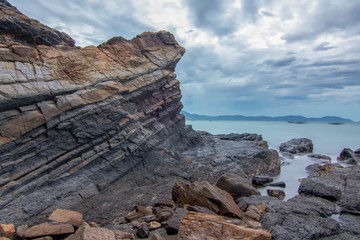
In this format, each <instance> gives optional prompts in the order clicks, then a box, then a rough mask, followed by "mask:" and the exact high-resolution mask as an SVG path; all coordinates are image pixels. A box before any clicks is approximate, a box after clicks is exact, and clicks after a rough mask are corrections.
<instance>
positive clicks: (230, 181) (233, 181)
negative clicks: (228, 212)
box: [216, 174, 260, 199]
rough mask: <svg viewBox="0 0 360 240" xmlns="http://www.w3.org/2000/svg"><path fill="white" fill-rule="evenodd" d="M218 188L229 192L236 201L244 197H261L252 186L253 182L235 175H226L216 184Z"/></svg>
mask: <svg viewBox="0 0 360 240" xmlns="http://www.w3.org/2000/svg"><path fill="white" fill-rule="evenodd" d="M216 186H218V187H219V188H221V189H222V190H225V191H227V192H228V193H230V195H231V196H232V197H233V198H234V199H238V198H239V197H242V196H246V197H248V196H251V195H260V192H259V191H258V190H257V189H256V188H254V187H253V186H252V185H251V182H250V181H249V180H248V179H246V178H243V177H241V176H238V175H235V174H226V175H224V176H222V177H221V178H220V179H219V180H218V181H217V183H216Z"/></svg>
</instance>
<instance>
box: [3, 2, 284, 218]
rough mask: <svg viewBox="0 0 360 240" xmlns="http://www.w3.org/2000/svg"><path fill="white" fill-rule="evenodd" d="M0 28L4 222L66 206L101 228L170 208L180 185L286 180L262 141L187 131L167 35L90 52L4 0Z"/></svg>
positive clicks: (177, 53)
mask: <svg viewBox="0 0 360 240" xmlns="http://www.w3.org/2000/svg"><path fill="white" fill-rule="evenodd" d="M0 22H1V25H0V26H1V28H0V70H1V71H0V176H1V177H0V216H2V217H1V218H2V219H1V220H2V221H4V223H12V222H15V223H16V224H17V225H20V224H22V223H27V224H33V223H39V222H41V221H44V220H46V216H47V215H49V214H50V213H51V212H52V210H54V209H57V208H63V209H72V210H75V209H76V210H78V211H79V212H81V213H83V214H86V216H88V218H90V219H92V220H93V221H98V222H100V223H103V222H107V221H111V220H113V219H114V218H116V217H118V216H121V215H122V214H123V213H124V211H127V210H129V209H131V208H132V207H133V205H134V204H138V203H146V204H150V203H151V202H154V201H156V200H159V199H162V198H166V197H167V198H170V197H171V194H170V189H171V188H172V185H173V184H174V183H175V182H176V181H179V180H182V181H185V182H189V181H194V180H208V181H209V182H211V183H215V182H216V181H217V179H218V178H219V177H220V176H222V175H223V174H224V173H225V172H230V173H233V174H240V175H241V176H244V177H247V178H248V179H250V178H251V177H252V176H253V175H255V174H276V173H278V172H279V169H280V159H279V156H278V154H277V152H276V151H274V150H269V149H268V146H267V143H266V142H265V141H263V140H262V138H261V136H258V135H251V134H245V135H236V134H235V135H230V136H217V137H214V136H212V135H210V134H207V133H201V134H200V133H197V132H195V131H193V130H192V129H191V127H186V126H185V119H184V116H183V115H181V114H180V111H181V108H182V104H181V102H180V99H181V91H180V83H179V81H178V80H177V79H176V75H175V74H174V71H175V67H176V64H177V62H178V61H179V60H180V58H181V57H182V56H183V54H184V52H185V49H184V48H182V47H181V46H180V45H179V44H178V43H177V42H176V40H175V38H174V36H173V35H172V34H170V33H169V32H165V31H160V32H157V33H153V32H145V33H143V34H141V35H139V36H137V37H135V38H134V39H132V40H126V39H124V38H122V37H115V38H112V39H110V40H109V41H107V42H105V43H103V44H101V45H99V46H97V47H95V46H88V47H85V48H80V47H75V46H74V40H72V39H71V38H70V37H69V36H67V35H66V34H64V33H60V32H58V31H56V30H54V29H51V28H49V27H46V26H44V25H42V24H41V23H39V22H37V21H36V20H32V19H29V18H28V17H26V16H24V15H22V14H21V13H20V12H19V11H18V10H17V9H16V8H15V7H13V6H11V5H10V4H9V3H8V2H7V1H6V0H0ZM114 209H116V211H115V210H114Z"/></svg>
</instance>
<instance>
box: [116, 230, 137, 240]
mask: <svg viewBox="0 0 360 240" xmlns="http://www.w3.org/2000/svg"><path fill="white" fill-rule="evenodd" d="M113 232H114V234H115V239H116V240H119V239H134V238H135V236H134V234H132V233H128V232H123V231H120V230H114V231H113Z"/></svg>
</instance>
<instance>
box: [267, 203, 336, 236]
mask: <svg viewBox="0 0 360 240" xmlns="http://www.w3.org/2000/svg"><path fill="white" fill-rule="evenodd" d="M269 199H270V198H269ZM260 200H264V199H260ZM266 208H267V209H266V213H265V215H264V216H263V217H262V218H261V224H262V226H263V228H264V229H266V230H268V231H269V232H270V233H271V235H272V237H273V239H275V240H286V239H318V238H320V237H326V236H331V235H336V234H339V233H340V232H341V229H340V225H339V223H338V222H337V221H336V220H334V219H332V218H331V217H330V216H331V215H332V214H337V213H339V212H340V208H339V207H338V206H337V205H336V204H335V203H332V202H330V201H327V200H325V199H322V198H316V197H303V196H296V197H295V198H292V199H290V200H288V201H287V202H284V201H280V200H267V203H266Z"/></svg>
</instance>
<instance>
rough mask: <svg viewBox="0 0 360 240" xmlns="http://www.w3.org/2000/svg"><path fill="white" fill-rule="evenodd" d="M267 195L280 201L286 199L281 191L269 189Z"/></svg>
mask: <svg viewBox="0 0 360 240" xmlns="http://www.w3.org/2000/svg"><path fill="white" fill-rule="evenodd" d="M266 191H267V194H268V195H269V196H271V197H276V198H278V199H280V200H283V199H284V198H285V192H284V191H283V190H281V189H267V190H266Z"/></svg>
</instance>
